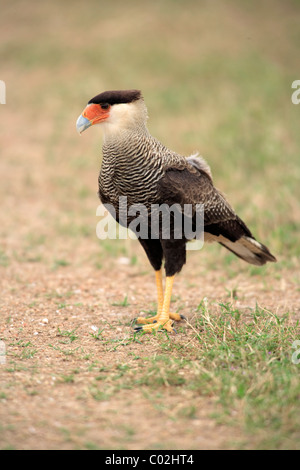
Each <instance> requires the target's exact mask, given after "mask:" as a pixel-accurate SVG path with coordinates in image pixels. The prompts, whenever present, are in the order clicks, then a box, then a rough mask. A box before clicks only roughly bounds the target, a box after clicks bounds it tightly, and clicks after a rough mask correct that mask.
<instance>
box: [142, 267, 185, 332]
mask: <svg viewBox="0 0 300 470" xmlns="http://www.w3.org/2000/svg"><path fill="white" fill-rule="evenodd" d="M155 281H156V289H157V314H156V315H154V316H153V317H150V318H143V317H138V318H137V319H136V322H137V323H143V324H145V323H155V322H156V321H158V319H159V317H160V314H161V312H162V309H163V302H164V291H163V283H162V269H160V270H159V271H155ZM169 317H170V318H172V320H176V321H179V320H182V319H184V318H185V317H183V316H182V315H179V313H169Z"/></svg>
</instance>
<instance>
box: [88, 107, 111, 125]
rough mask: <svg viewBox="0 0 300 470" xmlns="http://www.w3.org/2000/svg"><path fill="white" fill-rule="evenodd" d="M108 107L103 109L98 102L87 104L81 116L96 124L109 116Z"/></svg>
mask: <svg viewBox="0 0 300 470" xmlns="http://www.w3.org/2000/svg"><path fill="white" fill-rule="evenodd" d="M109 109H110V106H109V107H108V108H107V109H103V108H102V107H101V105H100V104H94V103H91V104H89V105H88V106H87V107H86V108H85V110H84V111H83V113H82V116H83V117H85V118H86V119H88V120H89V121H90V122H91V124H98V123H99V122H101V121H104V120H105V119H107V118H108V116H109Z"/></svg>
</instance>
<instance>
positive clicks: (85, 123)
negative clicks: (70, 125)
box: [76, 114, 92, 134]
mask: <svg viewBox="0 0 300 470" xmlns="http://www.w3.org/2000/svg"><path fill="white" fill-rule="evenodd" d="M91 125H92V123H91V121H89V120H88V119H87V118H85V117H83V116H82V114H80V116H79V118H78V119H77V122H76V129H77V132H79V134H81V133H82V132H83V131H85V130H86V129H87V128H88V127H90V126H91Z"/></svg>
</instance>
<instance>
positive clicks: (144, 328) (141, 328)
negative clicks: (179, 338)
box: [134, 317, 176, 333]
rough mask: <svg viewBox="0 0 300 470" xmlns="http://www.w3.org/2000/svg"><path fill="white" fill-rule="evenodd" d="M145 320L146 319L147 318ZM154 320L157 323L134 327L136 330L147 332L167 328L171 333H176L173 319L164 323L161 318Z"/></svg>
mask: <svg viewBox="0 0 300 470" xmlns="http://www.w3.org/2000/svg"><path fill="white" fill-rule="evenodd" d="M152 318H153V317H152ZM143 320H145V318H144V319H143ZM146 320H151V319H150V318H148V319H146ZM154 322H155V323H152V324H148V325H144V326H136V327H135V328H134V329H135V331H144V332H145V333H152V332H154V331H158V330H160V329H165V330H167V331H168V332H169V333H176V330H174V328H173V327H172V325H173V320H168V321H166V322H164V323H162V322H161V320H158V321H156V320H154Z"/></svg>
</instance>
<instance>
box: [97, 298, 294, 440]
mask: <svg viewBox="0 0 300 470" xmlns="http://www.w3.org/2000/svg"><path fill="white" fill-rule="evenodd" d="M187 328H191V329H192V332H193V333H192V338H191V335H188V336H187V337H188V339H187V340H184V339H181V340H179V341H175V340H174V337H170V335H166V334H164V333H163V332H161V333H157V334H156V335H155V340H156V341H158V343H159V344H160V350H161V351H162V352H161V353H160V354H159V355H155V356H154V357H149V358H147V357H144V358H143V359H142V360H141V358H139V357H138V358H137V364H134V363H132V362H130V365H129V364H128V363H119V364H117V365H113V366H112V367H110V366H106V367H103V368H100V370H99V375H98V376H97V381H98V382H99V381H101V388H99V385H97V384H96V383H94V384H93V386H92V389H91V394H92V396H93V397H94V398H95V399H96V400H107V399H108V398H111V399H113V397H115V396H116V395H117V394H118V393H119V392H120V391H121V390H124V389H132V390H133V389H135V388H136V387H137V386H138V387H142V390H143V393H144V394H145V396H147V397H149V399H150V400H151V401H154V402H155V403H161V400H156V399H155V395H156V396H157V397H158V395H159V394H160V397H161V398H162V401H163V397H164V396H166V395H169V394H170V393H171V395H172V394H173V393H176V394H177V395H179V396H181V392H180V390H182V392H183V391H184V390H186V391H188V392H189V393H190V394H191V395H190V396H189V402H188V403H186V405H185V406H183V407H180V408H179V411H178V414H176V415H175V416H174V415H172V419H175V420H179V419H181V418H183V417H184V418H185V419H195V418H197V413H198V410H197V407H198V399H199V398H200V397H210V398H211V399H213V400H215V401H216V406H215V410H216V411H215V412H214V413H213V415H212V416H213V418H214V419H216V420H217V421H218V422H219V423H222V424H226V425H227V426H232V427H235V428H240V430H241V432H242V435H243V436H249V439H250V441H251V444H250V447H253V446H254V447H257V448H261V449H267V448H273V449H284V448H292V449H296V448H297V447H298V439H299V418H300V406H299V396H300V380H299V375H300V368H299V367H300V366H299V364H294V363H293V361H292V355H293V352H294V349H293V347H292V344H293V342H294V341H295V340H296V339H299V338H300V328H299V323H298V322H297V323H296V324H295V323H293V322H292V321H291V316H290V315H289V314H288V313H287V314H286V315H283V316H278V315H276V314H275V313H273V312H271V311H268V310H266V309H264V308H260V307H258V306H257V307H256V308H255V309H253V310H249V311H248V312H247V313H245V312H242V311H241V310H239V309H238V308H235V307H233V306H232V305H231V304H230V303H222V304H220V305H219V314H217V315H216V314H215V313H212V312H211V307H210V308H209V307H208V306H207V305H206V303H205V302H202V303H201V304H200V305H199V307H198V311H197V313H196V315H195V317H194V319H193V321H192V322H191V323H190V324H189V325H188V327H181V331H182V332H184V331H185V330H186V329H187ZM135 337H138V335H135ZM182 338H184V336H183V337H182ZM97 340H100V341H103V342H104V343H105V344H107V341H106V340H105V339H101V338H100V337H99V336H98V337H97ZM144 340H145V341H149V336H148V335H140V341H141V342H142V343H143V341H144ZM185 341H186V342H185ZM113 342H114V341H111V344H113ZM130 344H132V343H131V342H130V341H129V340H128V339H127V340H126V341H123V342H122V345H123V346H128V345H130ZM172 390H173V392H172ZM150 397H151V398H150ZM160 406H163V407H164V410H165V412H166V413H167V415H171V409H170V408H168V404H167V403H163V404H161V405H160ZM238 445H239V446H240V447H241V448H247V447H248V446H249V444H248V443H247V441H243V440H241V441H240V442H239V444H238Z"/></svg>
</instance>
